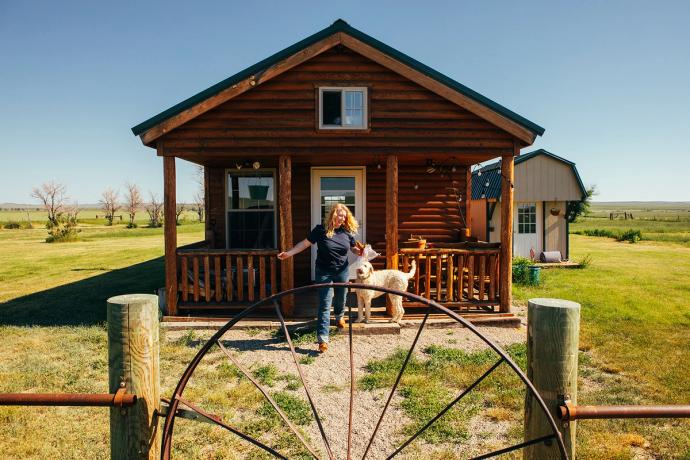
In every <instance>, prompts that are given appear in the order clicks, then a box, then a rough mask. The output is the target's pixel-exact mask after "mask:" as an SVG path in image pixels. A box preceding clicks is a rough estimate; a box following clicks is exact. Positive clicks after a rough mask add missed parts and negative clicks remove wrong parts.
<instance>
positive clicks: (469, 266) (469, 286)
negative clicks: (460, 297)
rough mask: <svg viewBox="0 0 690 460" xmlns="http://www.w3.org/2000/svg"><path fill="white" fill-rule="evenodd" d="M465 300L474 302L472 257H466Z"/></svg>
mask: <svg viewBox="0 0 690 460" xmlns="http://www.w3.org/2000/svg"><path fill="white" fill-rule="evenodd" d="M467 300H474V255H468V256H467Z"/></svg>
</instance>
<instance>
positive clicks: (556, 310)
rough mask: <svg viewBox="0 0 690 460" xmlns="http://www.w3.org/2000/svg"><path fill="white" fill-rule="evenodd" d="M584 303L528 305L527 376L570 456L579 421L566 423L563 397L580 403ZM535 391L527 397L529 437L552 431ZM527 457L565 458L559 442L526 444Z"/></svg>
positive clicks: (555, 301) (552, 301) (538, 301)
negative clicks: (562, 418) (561, 409)
mask: <svg viewBox="0 0 690 460" xmlns="http://www.w3.org/2000/svg"><path fill="white" fill-rule="evenodd" d="M579 333H580V304H579V303H575V302H570V301H568V300H560V299H530V300H529V303H528V307H527V378H529V379H530V381H531V382H532V383H533V384H534V387H535V388H536V389H537V391H538V392H539V394H540V395H541V397H542V398H543V399H544V402H545V403H546V407H547V408H548V409H549V411H550V412H551V415H552V416H553V418H554V419H555V420H556V423H557V424H558V428H559V430H560V432H561V435H562V436H563V442H564V444H565V448H566V452H567V453H568V457H569V458H570V459H571V460H573V459H574V458H575V427H576V425H575V422H570V423H562V422H560V421H559V419H558V407H559V406H560V405H561V403H562V402H563V401H562V400H563V399H570V400H571V401H572V402H573V404H577V354H578V337H579ZM551 432H552V431H551V427H550V426H549V425H548V423H547V419H546V417H545V416H544V413H543V412H542V410H541V408H540V407H539V405H538V404H537V403H536V401H535V400H534V398H532V397H531V394H529V393H528V394H527V396H526V398H525V440H526V441H527V440H530V439H534V438H537V437H540V436H544V435H546V434H549V433H551ZM524 458H525V459H535V460H536V459H539V460H541V459H551V458H561V457H560V453H559V451H558V447H557V446H556V443H555V442H551V443H550V445H546V444H545V443H540V444H536V445H534V446H531V447H527V448H525V451H524Z"/></svg>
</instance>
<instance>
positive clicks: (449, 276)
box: [446, 254, 455, 302]
mask: <svg viewBox="0 0 690 460" xmlns="http://www.w3.org/2000/svg"><path fill="white" fill-rule="evenodd" d="M453 257H454V255H453V254H448V257H447V260H446V302H453V300H454V299H453V285H454V284H455V283H454V280H453V274H454V273H453V271H454V270H453Z"/></svg>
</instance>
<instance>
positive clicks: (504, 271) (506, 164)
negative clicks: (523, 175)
mask: <svg viewBox="0 0 690 460" xmlns="http://www.w3.org/2000/svg"><path fill="white" fill-rule="evenodd" d="M519 152H520V148H519V147H518V146H517V144H516V145H515V148H514V154H517V153H519ZM514 161H515V157H514V156H513V155H503V156H502V157H501V256H500V268H499V269H500V276H499V279H500V297H501V308H500V310H501V313H510V308H511V305H512V303H513V295H512V289H513V179H514V174H513V165H514Z"/></svg>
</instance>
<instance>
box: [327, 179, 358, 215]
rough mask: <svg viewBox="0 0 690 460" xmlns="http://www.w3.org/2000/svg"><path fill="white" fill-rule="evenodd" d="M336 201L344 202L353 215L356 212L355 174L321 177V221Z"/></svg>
mask: <svg viewBox="0 0 690 460" xmlns="http://www.w3.org/2000/svg"><path fill="white" fill-rule="evenodd" d="M336 203H343V204H344V205H345V206H347V207H348V208H349V209H350V212H351V213H352V214H353V215H354V214H355V178H354V177H353V176H349V177H322V178H321V222H323V221H324V219H325V218H326V217H327V216H328V213H329V212H330V211H331V207H333V205H334V204H336Z"/></svg>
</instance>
